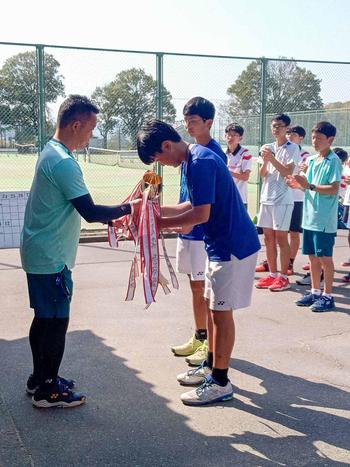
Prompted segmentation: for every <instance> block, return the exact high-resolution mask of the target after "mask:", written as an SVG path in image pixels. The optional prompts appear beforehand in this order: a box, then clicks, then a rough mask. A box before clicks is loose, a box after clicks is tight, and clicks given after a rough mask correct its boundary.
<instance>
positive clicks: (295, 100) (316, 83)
mask: <svg viewBox="0 0 350 467" xmlns="http://www.w3.org/2000/svg"><path fill="white" fill-rule="evenodd" d="M320 92H321V80H320V79H318V78H317V77H316V75H315V74H314V73H312V72H311V71H310V70H307V69H306V68H302V67H300V66H298V64H297V62H296V61H294V60H293V61H272V60H270V61H269V62H268V65H267V79H266V112H268V113H280V112H286V113H288V112H296V111H305V110H313V109H321V108H322V107H323V103H322V99H321V96H320ZM227 94H228V95H229V96H230V98H231V99H230V100H229V102H228V103H227V104H226V106H225V107H224V109H223V110H224V112H226V114H227V116H228V117H229V118H235V117H237V116H249V115H257V114H259V113H260V102H261V64H260V62H259V61H258V60H255V61H253V62H251V63H250V64H249V65H248V66H247V68H246V69H245V70H244V71H243V72H242V73H241V74H240V75H239V76H238V78H237V79H236V81H235V82H234V83H233V84H232V85H231V86H230V87H229V88H228V90H227Z"/></svg>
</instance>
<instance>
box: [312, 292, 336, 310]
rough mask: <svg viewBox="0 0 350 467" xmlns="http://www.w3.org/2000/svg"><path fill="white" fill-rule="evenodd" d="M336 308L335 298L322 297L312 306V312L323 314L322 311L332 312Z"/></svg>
mask: <svg viewBox="0 0 350 467" xmlns="http://www.w3.org/2000/svg"><path fill="white" fill-rule="evenodd" d="M334 308H335V303H334V298H333V297H331V298H329V297H325V296H324V295H321V296H320V297H319V298H318V300H316V301H315V302H314V303H313V304H312V305H311V306H310V310H311V311H315V312H318V313H321V312H322V311H330V310H333V309H334Z"/></svg>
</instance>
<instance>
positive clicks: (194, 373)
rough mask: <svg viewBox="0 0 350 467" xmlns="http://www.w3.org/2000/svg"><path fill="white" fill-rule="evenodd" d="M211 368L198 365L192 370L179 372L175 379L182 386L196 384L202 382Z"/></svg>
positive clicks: (209, 373)
mask: <svg viewBox="0 0 350 467" xmlns="http://www.w3.org/2000/svg"><path fill="white" fill-rule="evenodd" d="M211 372H212V370H211V368H209V367H208V366H203V365H201V366H199V367H198V368H195V369H194V370H188V371H186V373H180V374H179V375H177V380H178V382H179V383H180V384H182V385H183V386H197V385H199V384H203V383H204V380H205V377H206V376H208V375H211Z"/></svg>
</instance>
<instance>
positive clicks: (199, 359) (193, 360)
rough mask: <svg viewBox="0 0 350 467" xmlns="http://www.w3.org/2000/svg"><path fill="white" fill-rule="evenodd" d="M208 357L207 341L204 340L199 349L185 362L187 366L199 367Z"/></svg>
mask: <svg viewBox="0 0 350 467" xmlns="http://www.w3.org/2000/svg"><path fill="white" fill-rule="evenodd" d="M207 356H208V341H207V340H205V341H204V342H203V343H202V345H201V346H200V347H198V349H197V350H196V351H195V352H194V353H193V354H192V355H190V356H189V357H187V358H186V359H185V360H186V362H187V363H188V364H189V365H192V366H199V365H201V364H202V363H203V362H204V360H205V359H206V358H207Z"/></svg>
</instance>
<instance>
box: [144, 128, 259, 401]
mask: <svg viewBox="0 0 350 467" xmlns="http://www.w3.org/2000/svg"><path fill="white" fill-rule="evenodd" d="M137 149H138V154H139V157H140V159H141V160H142V162H144V163H145V164H151V163H153V162H159V163H160V164H162V165H169V166H172V167H178V166H180V165H181V164H182V163H186V164H187V171H186V178H187V186H188V191H189V198H190V200H189V201H185V202H184V203H181V204H177V205H175V206H163V207H162V211H161V216H162V217H161V218H160V219H159V227H160V228H161V229H171V230H178V231H181V232H188V231H189V230H190V229H191V228H192V226H193V225H197V224H203V231H204V243H205V249H206V252H207V255H208V260H207V266H206V268H207V269H206V278H205V291H204V296H205V298H206V300H207V302H208V306H209V314H208V323H207V329H208V345H209V352H208V357H207V359H206V360H205V361H204V362H203V363H202V365H201V366H200V367H198V368H196V369H194V370H189V371H187V372H186V373H182V374H180V375H178V377H177V379H178V381H179V382H180V384H183V385H200V386H199V387H198V388H197V389H194V390H192V391H189V392H186V393H184V394H182V396H181V400H182V402H183V403H184V404H187V405H207V404H210V403H214V402H220V401H226V400H229V399H231V398H232V397H233V387H232V384H231V382H230V380H229V379H228V376H227V373H228V367H229V361H230V357H231V352H232V349H233V345H234V339H235V327H234V320H233V313H232V310H233V309H238V308H245V307H247V306H249V305H250V302H251V293H252V288H253V280H254V272H255V266H256V259H257V252H258V250H259V249H260V243H259V239H258V236H257V233H256V228H255V226H254V224H253V223H252V222H251V220H250V218H249V216H248V214H247V211H246V209H245V207H244V205H243V202H242V199H241V197H240V194H239V193H238V190H237V188H236V187H235V185H234V184H233V183H232V177H231V175H230V173H229V171H228V168H227V166H226V164H225V162H224V161H223V160H222V159H221V158H220V157H219V156H218V155H217V154H215V153H214V152H213V151H211V150H210V149H208V148H206V147H203V146H200V145H197V144H195V145H189V144H187V143H185V142H184V141H183V140H182V139H181V137H180V135H179V134H178V133H177V132H176V131H175V130H174V128H173V127H171V126H170V125H168V124H167V123H164V122H161V121H160V120H151V121H150V122H148V123H145V124H144V125H143V126H142V128H141V129H140V130H139V132H138V135H137Z"/></svg>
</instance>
